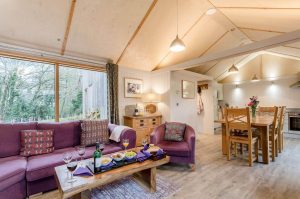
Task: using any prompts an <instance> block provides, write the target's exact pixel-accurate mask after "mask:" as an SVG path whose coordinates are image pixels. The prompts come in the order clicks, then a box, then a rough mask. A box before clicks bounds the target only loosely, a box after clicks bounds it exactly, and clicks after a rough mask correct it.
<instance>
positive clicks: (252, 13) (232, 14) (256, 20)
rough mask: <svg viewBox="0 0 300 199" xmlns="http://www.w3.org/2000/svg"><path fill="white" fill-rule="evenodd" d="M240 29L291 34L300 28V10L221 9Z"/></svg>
mask: <svg viewBox="0 0 300 199" xmlns="http://www.w3.org/2000/svg"><path fill="white" fill-rule="evenodd" d="M220 10H221V11H222V12H223V13H224V14H225V15H226V16H227V17H228V18H229V19H230V20H231V21H232V22H233V23H235V24H236V25H237V26H238V27H242V28H252V29H263V30H271V31H279V32H291V31H294V30H297V29H299V27H300V20H299V19H300V10H298V9H292V10H284V9H255V10H253V9H229V8H222V9H220Z"/></svg>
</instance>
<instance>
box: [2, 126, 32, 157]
mask: <svg viewBox="0 0 300 199" xmlns="http://www.w3.org/2000/svg"><path fill="white" fill-rule="evenodd" d="M36 125H37V123H36V122H27V123H15V124H9V123H0V157H1V158H3V157H9V156H14V155H19V153H20V148H21V144H20V132H21V130H29V129H36Z"/></svg>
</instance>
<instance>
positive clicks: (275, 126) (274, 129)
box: [271, 106, 281, 134]
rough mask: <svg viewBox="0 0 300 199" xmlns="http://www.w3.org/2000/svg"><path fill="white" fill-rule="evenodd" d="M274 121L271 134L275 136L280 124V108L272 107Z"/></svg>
mask: <svg viewBox="0 0 300 199" xmlns="http://www.w3.org/2000/svg"><path fill="white" fill-rule="evenodd" d="M274 109H275V110H274V119H273V124H272V132H271V133H272V134H277V132H278V125H279V122H280V114H279V113H280V112H281V108H279V107H277V106H275V107H274Z"/></svg>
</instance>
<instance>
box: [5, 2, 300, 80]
mask: <svg viewBox="0 0 300 199" xmlns="http://www.w3.org/2000/svg"><path fill="white" fill-rule="evenodd" d="M209 8H216V9H217V12H216V13H215V14H214V15H206V14H205V13H206V11H207V10H208V9H209ZM0 24H1V26H0V42H1V43H5V44H13V45H18V46H23V47H30V48H34V49H38V50H45V51H50V52H54V53H59V54H65V55H71V56H76V57H80V58H86V59H93V60H103V59H106V60H112V61H113V62H115V63H118V64H119V65H120V66H126V67H131V68H136V69H141V70H145V71H151V70H153V69H155V68H163V67H166V66H169V65H174V64H177V63H180V62H183V61H186V60H189V59H193V58H196V57H201V56H203V55H206V54H209V53H212V52H218V51H222V50H225V49H230V48H233V47H237V46H240V45H244V44H245V43H249V42H256V41H260V40H262V39H266V38H270V37H273V36H276V35H280V34H284V33H286V32H291V31H294V30H297V29H300V1H299V0H276V1H270V0H251V1H236V0H179V37H180V38H182V40H183V41H184V42H185V44H186V46H187V49H186V50H185V51H183V52H180V53H171V52H170V51H169V45H170V43H171V42H172V40H173V39H174V38H175V36H176V1H175V0H96V1H95V0H76V1H75V0H64V1H62V0H26V1H22V0H1V1H0ZM270 51H272V52H274V53H279V54H285V55H292V56H299V53H300V42H298V43H294V44H289V45H285V46H281V47H276V48H274V49H270ZM245 57H246V56H243V57H239V58H236V59H242V58H245ZM230 63H232V60H223V61H221V62H220V61H218V62H212V63H208V64H205V65H203V66H198V67H196V68H194V69H191V70H193V71H196V72H199V73H203V74H207V75H212V76H213V77H214V78H216V79H217V78H220V77H223V76H222V74H223V73H224V71H226V70H227V68H228V67H230V65H231V64H230Z"/></svg>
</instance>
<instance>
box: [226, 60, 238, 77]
mask: <svg viewBox="0 0 300 199" xmlns="http://www.w3.org/2000/svg"><path fill="white" fill-rule="evenodd" d="M237 72H239V69H238V68H237V67H236V66H235V65H234V59H233V63H232V66H231V67H230V68H229V69H228V73H230V74H233V73H237Z"/></svg>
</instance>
